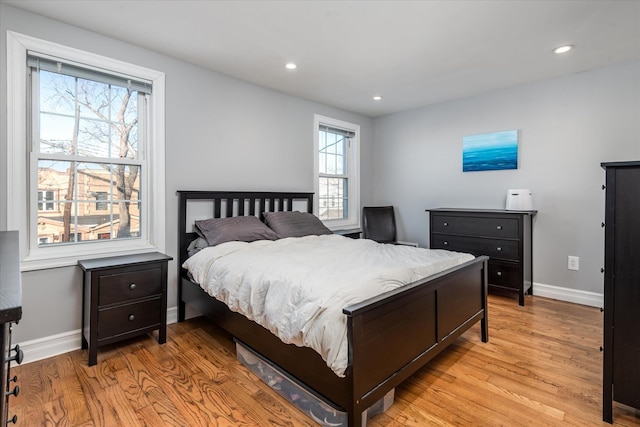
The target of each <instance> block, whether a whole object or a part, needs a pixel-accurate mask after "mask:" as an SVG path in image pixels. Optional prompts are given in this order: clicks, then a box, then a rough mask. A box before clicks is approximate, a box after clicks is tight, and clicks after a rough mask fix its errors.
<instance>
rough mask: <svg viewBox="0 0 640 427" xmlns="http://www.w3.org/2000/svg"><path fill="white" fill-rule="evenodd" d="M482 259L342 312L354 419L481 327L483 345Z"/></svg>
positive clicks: (484, 264)
mask: <svg viewBox="0 0 640 427" xmlns="http://www.w3.org/2000/svg"><path fill="white" fill-rule="evenodd" d="M487 260H488V258H487V257H479V258H476V259H475V260H473V261H470V262H468V263H465V264H463V265H461V266H459V267H456V268H455V269H452V270H448V271H447V273H446V274H439V275H435V276H431V277H428V278H426V279H424V280H421V281H418V282H415V283H413V284H411V285H409V286H408V287H403V288H400V289H397V290H395V291H392V292H388V293H386V294H383V295H380V296H378V297H376V298H372V299H369V300H367V301H363V302H362V303H360V304H356V305H353V306H350V307H347V308H345V309H344V310H343V312H344V313H345V314H346V315H347V325H348V334H349V344H350V347H349V369H350V372H349V373H348V375H349V377H350V378H351V381H350V382H349V383H350V386H351V388H352V389H351V392H350V394H351V396H352V399H351V401H352V407H351V408H348V412H349V426H351V427H354V426H355V427H358V426H360V423H361V420H360V413H361V412H362V411H363V410H364V409H366V408H368V407H369V406H371V405H372V404H373V403H375V402H376V401H377V400H379V399H380V398H381V397H383V396H384V395H385V394H386V393H387V392H388V391H389V390H391V389H393V388H394V387H396V386H397V385H398V384H400V383H401V382H402V381H404V380H405V379H407V378H408V377H409V376H410V375H411V374H413V373H414V372H415V371H417V370H418V369H420V368H421V367H422V366H423V365H424V364H425V363H427V362H428V361H429V360H431V359H432V358H433V357H435V356H436V355H437V354H438V353H440V352H441V351H442V350H444V349H445V348H446V347H447V346H448V345H449V344H450V343H451V342H453V341H454V340H455V339H456V338H457V337H458V336H460V335H461V334H462V333H464V332H465V331H466V330H468V329H469V328H470V327H471V326H473V325H474V324H475V323H476V322H477V321H478V320H480V321H481V330H482V332H481V334H482V341H483V342H487V341H488V339H489V336H488V323H487V278H486V274H487Z"/></svg>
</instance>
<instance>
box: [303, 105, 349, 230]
mask: <svg viewBox="0 0 640 427" xmlns="http://www.w3.org/2000/svg"><path fill="white" fill-rule="evenodd" d="M314 128H315V136H314V143H315V144H314V145H315V150H314V152H315V172H316V174H315V181H316V186H315V187H316V195H315V197H316V203H315V210H316V215H317V216H318V218H320V219H321V220H323V222H324V223H325V224H326V225H327V226H328V227H329V228H331V229H333V230H338V229H347V228H354V227H358V226H359V222H360V221H359V217H360V215H359V211H360V200H359V194H360V185H359V162H360V159H359V134H360V126H358V125H355V124H352V123H347V122H343V121H340V120H335V119H331V118H328V117H322V116H316V117H315V126H314Z"/></svg>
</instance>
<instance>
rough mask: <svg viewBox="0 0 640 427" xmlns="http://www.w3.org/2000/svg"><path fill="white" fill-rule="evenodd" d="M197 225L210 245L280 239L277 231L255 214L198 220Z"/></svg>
mask: <svg viewBox="0 0 640 427" xmlns="http://www.w3.org/2000/svg"><path fill="white" fill-rule="evenodd" d="M195 226H196V229H197V230H198V232H199V233H201V234H202V235H203V236H204V238H205V239H207V242H208V243H209V245H210V246H214V245H219V244H221V243H225V242H231V241H240V242H253V241H255V240H276V239H278V236H277V235H276V233H274V231H273V230H271V229H270V228H269V227H267V226H266V225H264V224H263V223H262V222H260V220H259V219H258V218H256V217H255V216H234V217H230V218H210V219H204V220H200V221H196V222H195Z"/></svg>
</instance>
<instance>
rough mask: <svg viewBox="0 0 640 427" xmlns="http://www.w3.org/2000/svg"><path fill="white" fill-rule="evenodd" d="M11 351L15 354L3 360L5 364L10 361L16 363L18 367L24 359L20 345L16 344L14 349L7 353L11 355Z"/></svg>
mask: <svg viewBox="0 0 640 427" xmlns="http://www.w3.org/2000/svg"><path fill="white" fill-rule="evenodd" d="M12 351H15V352H16V354H15V355H13V356H11V357H8V358H7V359H5V362H6V363H10V362H12V361H14V360H15V361H16V363H17V364H18V365H19V364H21V363H22V359H24V353H23V351H22V350H20V345H18V344H16V346H15V347H13V348H12V349H11V350H9V353H11V352H12Z"/></svg>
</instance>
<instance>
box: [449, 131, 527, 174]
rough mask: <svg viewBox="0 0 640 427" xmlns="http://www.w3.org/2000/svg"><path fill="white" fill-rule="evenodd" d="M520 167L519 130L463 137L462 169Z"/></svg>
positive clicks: (471, 170) (468, 170)
mask: <svg viewBox="0 0 640 427" xmlns="http://www.w3.org/2000/svg"><path fill="white" fill-rule="evenodd" d="M505 169H518V131H517V130H507V131H502V132H493V133H485V134H481V135H471V136H465V137H463V138H462V171H463V172H477V171H490V170H505Z"/></svg>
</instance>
